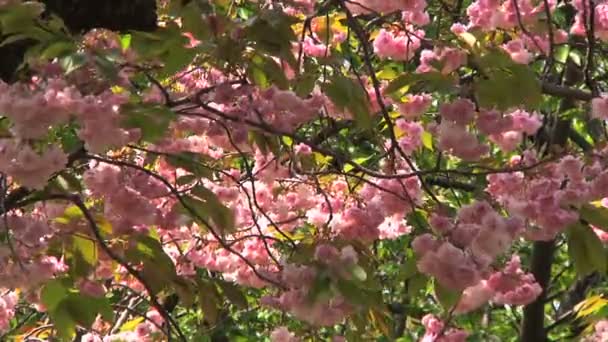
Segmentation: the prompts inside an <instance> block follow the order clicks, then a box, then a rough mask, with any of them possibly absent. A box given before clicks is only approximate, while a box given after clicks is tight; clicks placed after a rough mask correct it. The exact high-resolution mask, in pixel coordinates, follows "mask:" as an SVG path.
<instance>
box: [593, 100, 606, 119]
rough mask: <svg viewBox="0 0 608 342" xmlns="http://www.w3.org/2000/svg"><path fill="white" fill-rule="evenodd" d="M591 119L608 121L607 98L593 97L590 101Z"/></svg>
mask: <svg viewBox="0 0 608 342" xmlns="http://www.w3.org/2000/svg"><path fill="white" fill-rule="evenodd" d="M591 117H593V118H595V119H602V120H607V119H608V97H604V96H602V97H595V98H593V99H592V100H591Z"/></svg>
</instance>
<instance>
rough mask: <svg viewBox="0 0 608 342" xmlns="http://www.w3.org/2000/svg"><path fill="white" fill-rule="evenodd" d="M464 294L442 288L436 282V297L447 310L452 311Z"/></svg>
mask: <svg viewBox="0 0 608 342" xmlns="http://www.w3.org/2000/svg"><path fill="white" fill-rule="evenodd" d="M461 295H462V292H458V291H454V290H452V289H448V288H446V287H444V286H442V285H441V284H440V283H439V282H438V281H437V280H435V296H436V297H437V300H439V303H441V305H442V306H443V308H444V309H445V310H450V309H451V308H453V307H454V305H456V303H458V300H459V299H460V296H461Z"/></svg>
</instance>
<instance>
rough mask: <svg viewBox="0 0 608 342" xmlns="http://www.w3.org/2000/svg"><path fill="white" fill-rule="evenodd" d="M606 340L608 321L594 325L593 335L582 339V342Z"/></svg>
mask: <svg viewBox="0 0 608 342" xmlns="http://www.w3.org/2000/svg"><path fill="white" fill-rule="evenodd" d="M607 340H608V319H603V320H600V321H598V322H596V323H595V325H594V327H593V333H592V334H590V335H588V336H585V337H583V338H582V340H581V341H583V342H604V341H607Z"/></svg>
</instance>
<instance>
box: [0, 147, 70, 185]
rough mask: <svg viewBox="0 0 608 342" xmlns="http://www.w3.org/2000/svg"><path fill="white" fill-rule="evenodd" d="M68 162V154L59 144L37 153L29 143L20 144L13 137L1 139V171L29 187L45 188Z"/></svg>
mask: <svg viewBox="0 0 608 342" xmlns="http://www.w3.org/2000/svg"><path fill="white" fill-rule="evenodd" d="M67 162H68V158H67V155H66V154H65V153H64V152H63V151H62V150H61V149H60V148H59V147H58V146H51V147H49V148H47V149H46V150H44V151H42V153H37V152H36V151H34V150H33V149H32V147H31V146H30V145H29V144H19V143H18V142H17V141H15V140H13V139H2V140H1V141H0V172H4V173H6V174H8V175H9V176H11V177H12V179H13V180H14V181H17V182H18V183H19V184H21V185H23V186H25V187H28V188H32V189H43V188H44V187H45V186H46V184H47V182H48V180H49V178H51V176H52V175H53V174H55V173H56V172H58V171H61V170H63V168H64V167H65V166H66V164H67Z"/></svg>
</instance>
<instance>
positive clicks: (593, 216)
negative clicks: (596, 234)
mask: <svg viewBox="0 0 608 342" xmlns="http://www.w3.org/2000/svg"><path fill="white" fill-rule="evenodd" d="M579 215H580V218H581V219H583V220H584V221H586V222H587V223H589V224H591V225H593V226H594V227H596V228H600V229H603V230H605V231H608V208H604V207H596V206H593V205H591V204H585V205H583V206H582V207H581V209H580V211H579Z"/></svg>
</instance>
